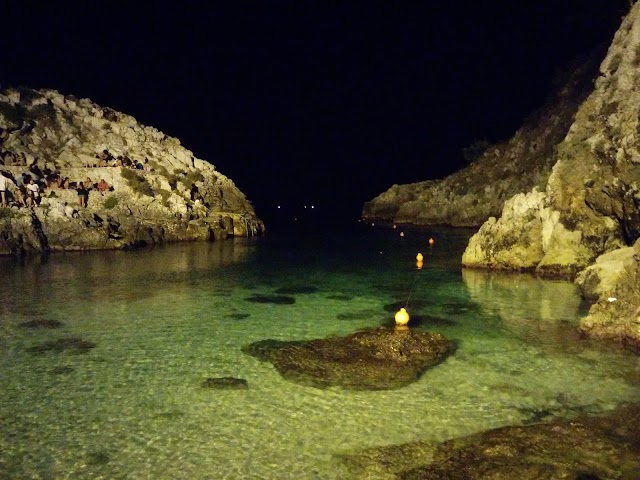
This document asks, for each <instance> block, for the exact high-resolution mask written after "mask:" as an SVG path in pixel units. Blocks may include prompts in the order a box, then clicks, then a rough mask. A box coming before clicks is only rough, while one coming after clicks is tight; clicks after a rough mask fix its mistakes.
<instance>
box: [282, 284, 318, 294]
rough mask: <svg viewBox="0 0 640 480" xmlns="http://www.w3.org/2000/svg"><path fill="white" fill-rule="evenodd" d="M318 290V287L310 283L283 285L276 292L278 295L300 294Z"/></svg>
mask: <svg viewBox="0 0 640 480" xmlns="http://www.w3.org/2000/svg"><path fill="white" fill-rule="evenodd" d="M317 291H318V288H317V287H312V286H310V285H292V286H290V287H281V288H279V289H277V290H276V292H275V293H277V294H278V295H299V294H307V293H316V292H317Z"/></svg>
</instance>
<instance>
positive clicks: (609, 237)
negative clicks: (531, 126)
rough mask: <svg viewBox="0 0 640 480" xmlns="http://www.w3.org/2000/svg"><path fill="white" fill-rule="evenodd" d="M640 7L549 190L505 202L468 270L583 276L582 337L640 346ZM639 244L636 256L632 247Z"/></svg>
mask: <svg viewBox="0 0 640 480" xmlns="http://www.w3.org/2000/svg"><path fill="white" fill-rule="evenodd" d="M639 85H640V4H638V3H636V4H635V6H633V7H632V9H631V11H630V12H629V14H628V15H627V16H626V18H625V19H624V21H623V23H622V26H621V27H620V29H619V30H618V31H617V32H616V35H615V37H614V39H613V43H612V44H611V46H610V48H609V50H608V52H607V55H606V57H605V59H604V61H603V62H602V64H601V66H600V75H599V77H598V79H597V81H596V83H595V89H594V91H593V92H592V93H591V94H590V95H589V97H588V98H587V99H586V100H585V101H584V102H583V104H582V105H581V106H580V108H579V110H578V112H577V114H576V118H575V121H574V122H573V124H572V125H571V127H570V129H569V132H568V133H567V135H566V137H565V138H564V140H563V141H562V142H561V143H560V144H559V145H558V147H557V151H556V154H555V155H554V157H553V165H554V166H553V169H552V172H551V175H550V177H549V181H548V183H547V185H546V187H545V188H541V189H533V190H531V191H530V192H529V193H526V194H520V195H517V196H515V197H513V198H511V199H510V200H509V201H508V202H506V203H505V205H504V208H503V211H502V215H501V216H500V217H499V218H490V219H489V220H488V221H487V222H486V223H485V224H484V225H482V227H481V228H480V230H479V231H478V233H477V234H476V235H475V236H474V237H473V238H472V239H471V241H470V243H469V246H468V247H467V250H466V251H465V253H464V256H463V259H462V261H463V264H464V265H465V266H470V267H488V268H504V269H513V268H516V269H527V270H535V271H536V272H538V273H539V274H542V275H563V276H568V277H572V276H574V275H575V274H576V273H578V272H581V273H580V274H579V275H578V283H579V285H581V287H582V288H583V292H584V294H585V296H587V298H589V299H591V300H593V301H595V304H594V305H593V306H592V307H591V310H590V312H589V315H588V317H587V318H585V319H584V320H583V321H582V327H581V328H582V329H583V331H585V332H586V333H588V334H590V335H593V336H599V337H607V338H615V339H617V340H622V341H623V342H625V343H628V344H632V345H636V346H640V250H639V248H640V247H639V244H638V238H640V88H639ZM634 244H635V247H634V248H633V249H632V248H631V247H632V246H633V245H634Z"/></svg>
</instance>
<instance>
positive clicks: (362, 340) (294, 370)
mask: <svg viewBox="0 0 640 480" xmlns="http://www.w3.org/2000/svg"><path fill="white" fill-rule="evenodd" d="M454 350H455V344H454V343H453V342H451V341H449V340H447V339H446V338H444V337H443V336H442V335H439V334H437V333H429V332H414V331H412V330H409V329H404V330H394V329H390V328H377V329H371V330H364V331H361V332H356V333H354V334H351V335H348V336H346V337H330V338H326V339H318V340H309V341H291V342H284V341H278V340H263V341H259V342H255V343H252V344H250V345H248V346H246V347H244V348H243V352H244V353H246V354H248V355H252V356H254V357H256V358H258V359H260V360H263V361H269V362H271V363H273V365H274V366H275V368H276V369H277V370H278V372H279V373H280V374H281V375H282V376H283V377H284V378H285V379H287V380H291V381H293V382H296V383H300V384H302V385H308V386H312V387H317V388H326V387H332V386H338V387H342V388H345V389H351V390H387V389H395V388H401V387H404V386H406V385H409V384H410V383H413V382H415V381H416V380H418V379H419V378H420V376H421V375H422V374H423V373H424V372H425V371H426V370H428V369H429V368H431V367H434V366H436V365H438V364H439V363H441V362H443V361H444V360H445V359H446V358H447V356H448V355H450V354H451V353H453V351H454Z"/></svg>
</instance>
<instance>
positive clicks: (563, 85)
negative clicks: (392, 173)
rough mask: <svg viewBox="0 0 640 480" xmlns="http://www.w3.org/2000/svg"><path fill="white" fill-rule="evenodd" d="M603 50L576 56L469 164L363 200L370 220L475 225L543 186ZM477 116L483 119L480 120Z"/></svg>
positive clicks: (591, 81)
mask: <svg viewBox="0 0 640 480" xmlns="http://www.w3.org/2000/svg"><path fill="white" fill-rule="evenodd" d="M603 56H604V50H598V51H595V52H593V54H592V55H591V56H590V57H589V58H582V59H580V60H577V61H576V62H575V64H574V65H572V66H570V67H568V68H567V69H566V71H565V72H564V73H562V74H560V75H559V76H558V78H557V79H556V84H557V86H556V89H555V91H554V93H553V94H552V95H551V96H550V97H549V99H548V100H547V102H546V103H545V105H544V106H543V107H541V108H540V109H538V110H537V111H536V112H534V113H532V114H531V115H530V116H529V117H528V118H527V119H526V120H525V122H524V123H523V125H522V127H521V128H520V129H519V130H518V131H517V132H516V133H515V134H514V136H513V137H512V138H511V139H509V140H507V141H505V142H502V143H499V144H496V145H492V146H490V147H489V148H487V149H486V150H485V151H484V153H483V154H482V156H481V157H480V158H479V159H477V160H476V161H475V162H473V163H472V164H471V165H470V166H468V167H467V168H464V169H462V170H460V171H458V172H456V173H454V174H453V175H451V176H449V177H447V178H444V179H442V180H428V181H424V182H419V183H413V184H410V185H394V186H392V187H391V188H390V189H389V190H387V191H386V192H383V193H382V194H380V195H379V196H377V197H376V198H374V199H373V200H371V201H369V202H367V203H365V205H364V207H363V212H362V216H363V218H364V219H366V220H368V221H375V222H384V223H411V224H415V225H451V226H465V227H466V226H479V225H482V223H483V222H485V221H486V220H487V219H488V218H489V217H491V216H496V215H499V214H500V211H501V210H502V207H503V205H504V202H505V201H506V200H507V199H509V198H511V197H512V196H513V195H515V194H517V193H520V192H527V191H529V190H531V189H532V188H533V187H535V186H539V187H541V188H544V186H545V185H546V183H547V180H548V178H549V175H550V173H551V168H552V167H553V164H554V149H555V147H556V145H557V144H558V143H559V142H560V141H562V139H563V138H564V137H565V135H566V134H567V131H568V130H569V127H570V126H571V123H572V122H573V119H574V116H575V114H576V111H577V110H578V107H579V106H580V104H581V103H582V102H583V101H584V100H585V98H586V97H587V96H588V94H589V93H590V92H591V91H592V89H593V79H594V78H595V76H596V74H597V69H598V64H599V63H600V61H601V60H602V57H603ZM479 121H481V120H480V119H479Z"/></svg>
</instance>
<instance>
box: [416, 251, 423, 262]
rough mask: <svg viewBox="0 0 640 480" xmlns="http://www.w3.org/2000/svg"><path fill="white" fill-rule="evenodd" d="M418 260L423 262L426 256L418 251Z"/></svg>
mask: <svg viewBox="0 0 640 480" xmlns="http://www.w3.org/2000/svg"><path fill="white" fill-rule="evenodd" d="M416 260H417V261H419V262H422V260H424V257H423V256H422V254H421V253H418V254H417V255H416Z"/></svg>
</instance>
